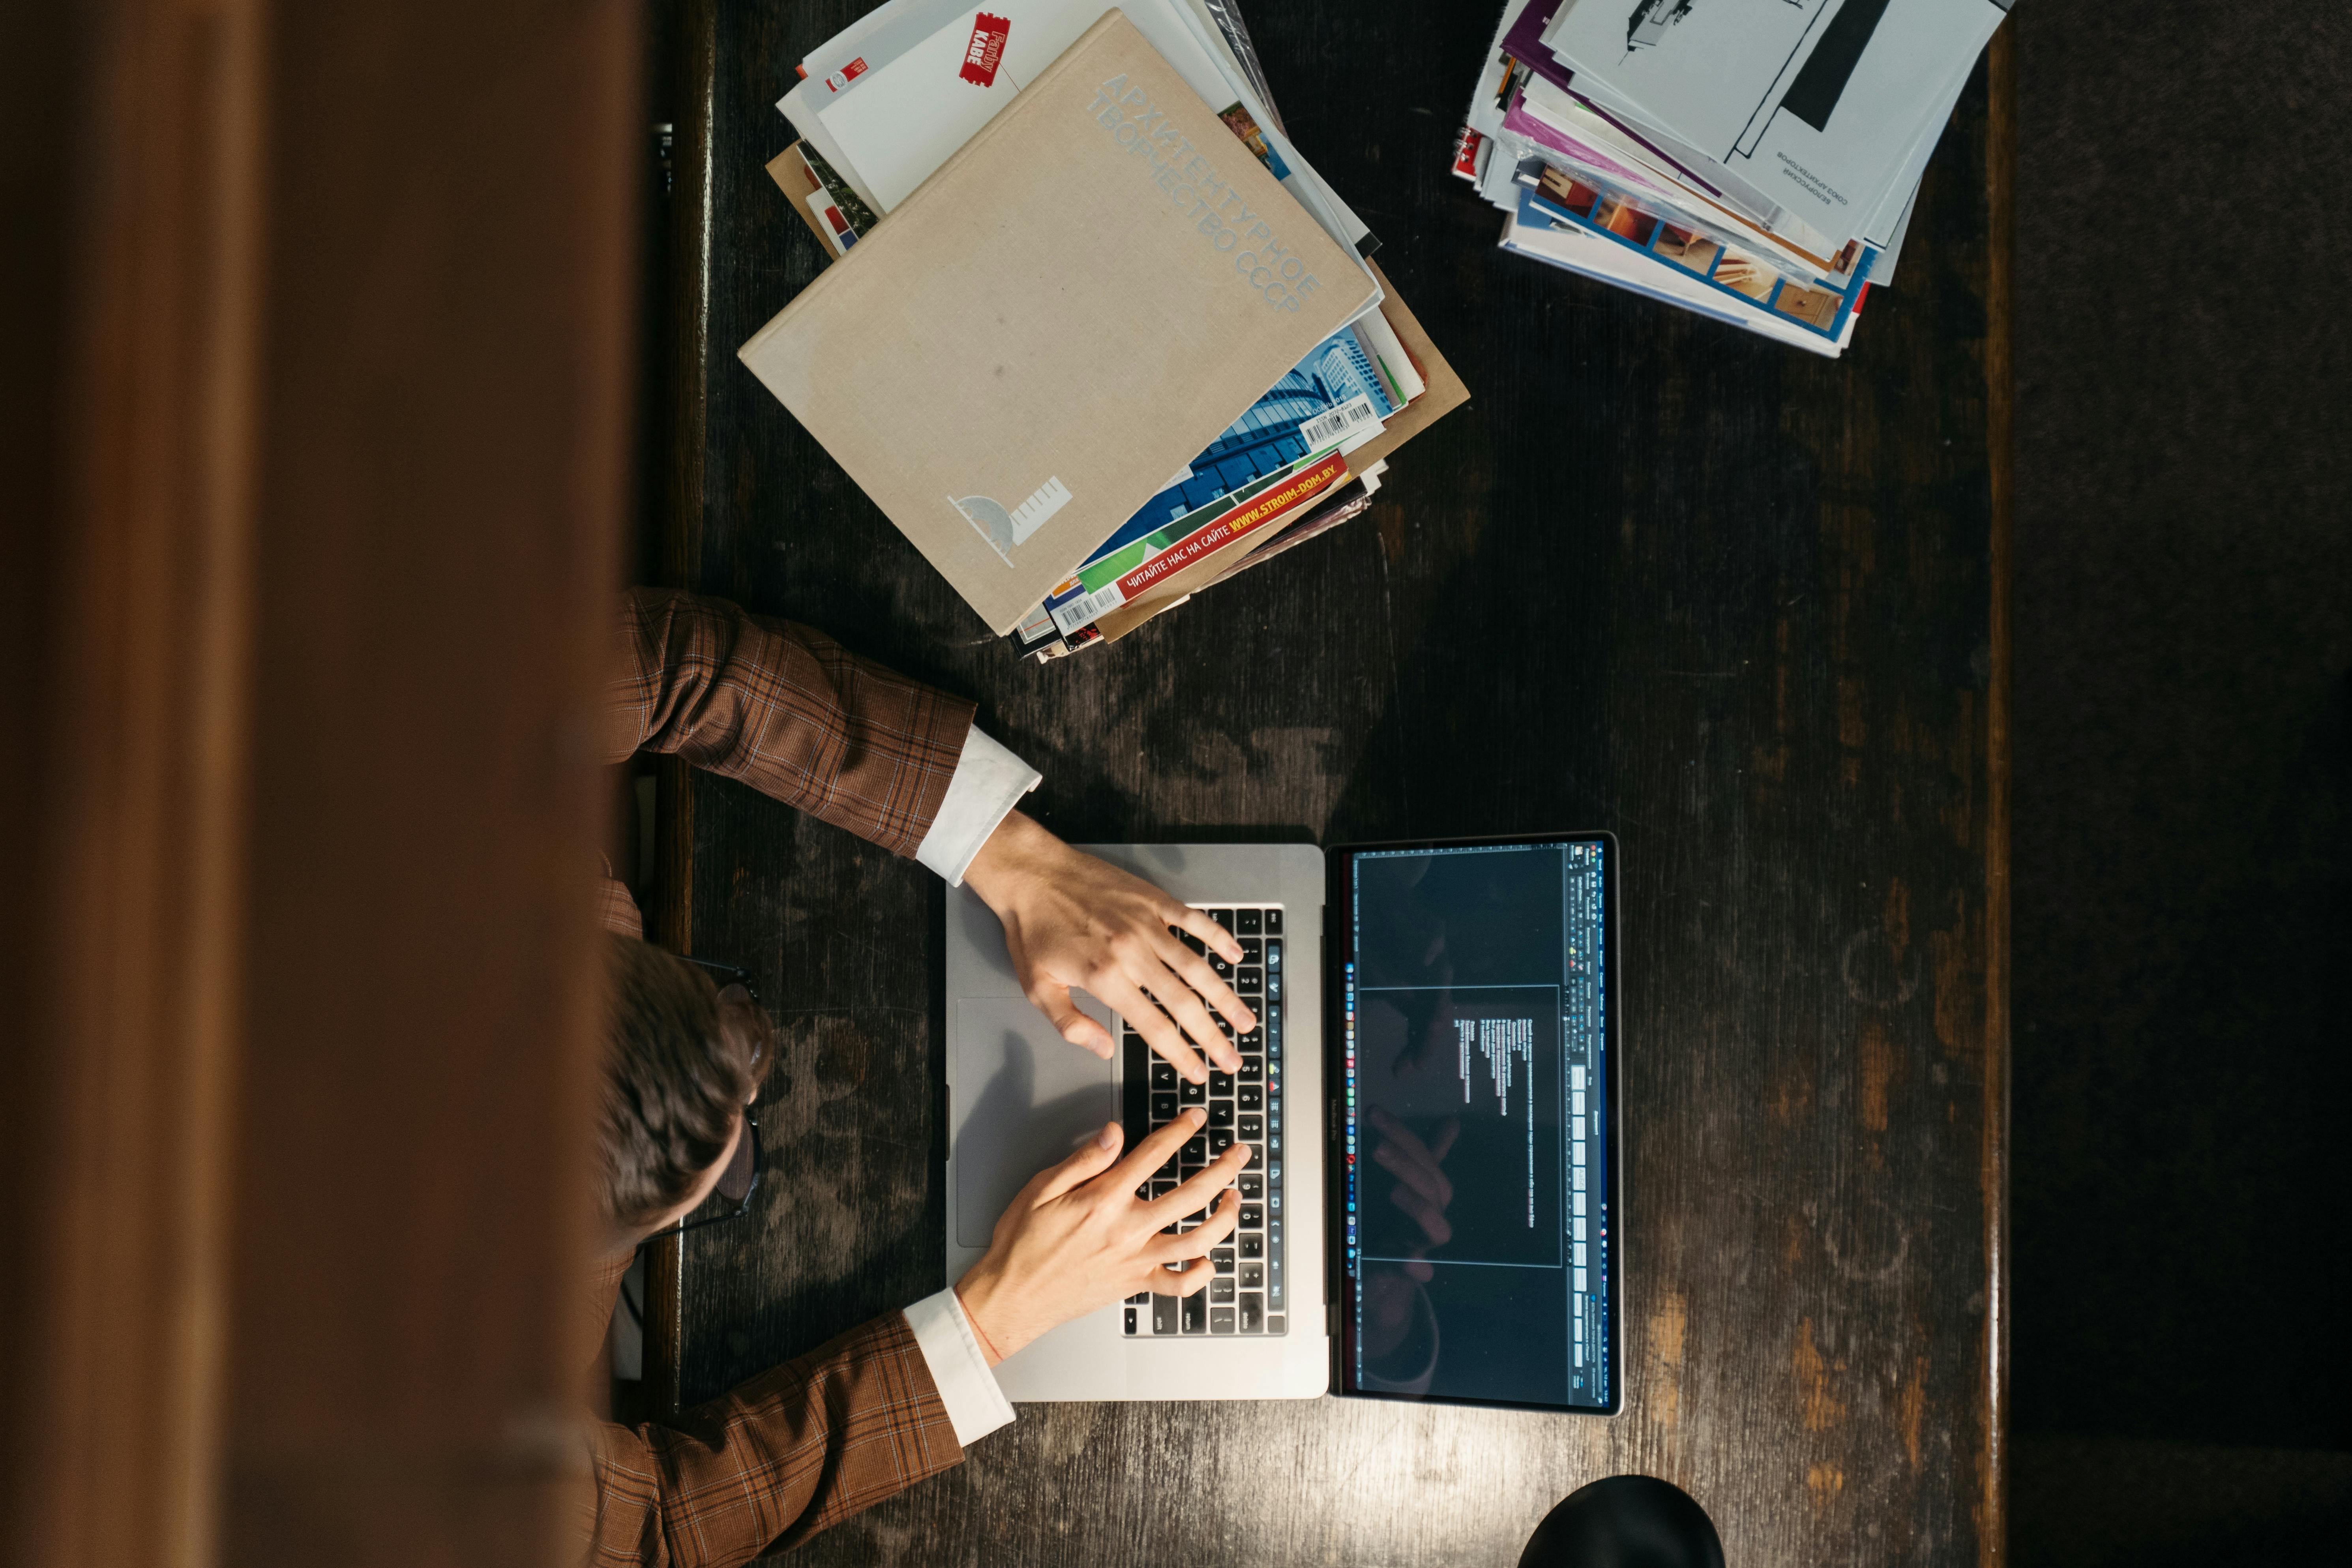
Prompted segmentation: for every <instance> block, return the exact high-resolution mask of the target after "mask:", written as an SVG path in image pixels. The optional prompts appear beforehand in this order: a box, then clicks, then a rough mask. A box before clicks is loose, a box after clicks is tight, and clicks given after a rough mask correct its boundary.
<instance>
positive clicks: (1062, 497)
mask: <svg viewBox="0 0 2352 1568" xmlns="http://www.w3.org/2000/svg"><path fill="white" fill-rule="evenodd" d="M957 85H958V83H957V82H956V81H955V80H953V79H949V80H947V81H944V82H942V83H941V84H940V90H941V91H953V90H954V89H955V88H956V86H957ZM1376 293H1377V290H1376V289H1374V287H1373V285H1372V284H1371V282H1370V278H1369V276H1368V274H1367V273H1366V272H1365V270H1364V269H1363V268H1362V267H1361V266H1360V265H1359V263H1358V262H1357V260H1356V258H1354V257H1353V256H1352V255H1350V254H1349V252H1347V251H1346V250H1344V249H1342V248H1341V247H1339V245H1338V244H1336V243H1334V242H1333V241H1332V239H1331V238H1330V237H1329V236H1328V235H1326V234H1325V233H1324V232H1323V230H1322V229H1321V228H1320V227H1319V226H1318V225H1317V224H1316V222H1315V220H1314V219H1313V218H1312V217H1311V216H1308V215H1307V212H1306V211H1305V209H1303V208H1302V207H1300V206H1299V205H1298V204H1297V201H1295V200H1294V199H1293V198H1292V197H1291V195H1290V194H1289V193H1288V192H1287V191H1285V190H1284V189H1283V188H1282V187H1281V185H1279V184H1276V181H1275V179H1274V176H1273V175H1271V174H1267V173H1266V171H1265V168H1264V167H1263V166H1262V165H1261V164H1259V163H1258V162H1257V160H1256V159H1255V158H1254V157H1252V156H1251V155H1250V153H1249V151H1248V150H1247V149H1246V148H1244V146H1243V145H1242V144H1241V143H1240V142H1238V141H1236V140H1235V139H1234V135H1233V133H1232V132H1230V131H1228V130H1227V129H1226V128H1225V125H1224V123H1223V121H1221V120H1219V119H1218V118H1217V116H1216V115H1215V114H1214V113H1213V112H1211V111H1210V110H1209V109H1208V107H1207V106H1206V105H1205V104H1203V103H1202V101H1201V100H1200V98H1199V96H1198V95H1197V94H1195V93H1194V92H1193V91H1192V89H1191V88H1190V87H1188V86H1187V85H1186V84H1185V82H1184V79H1182V78H1181V77H1180V76H1178V75H1177V74H1176V72H1175V71H1174V70H1173V69H1172V68H1170V66H1169V65H1168V64H1167V62H1166V61H1164V60H1162V59H1161V58H1160V55H1159V53H1158V52H1157V51H1156V50H1154V49H1153V48H1152V47H1151V45H1150V42H1148V41H1147V40H1146V39H1145V38H1144V37H1143V35H1142V34H1141V33H1139V32H1138V31H1137V30H1136V28H1135V26H1134V24H1132V23H1130V22H1129V21H1128V19H1127V18H1126V17H1125V16H1122V15H1121V14H1120V13H1119V12H1118V11H1116V10H1114V11H1110V12H1108V13H1106V14H1105V16H1103V19H1102V20H1101V21H1099V22H1097V24H1095V26H1092V27H1090V28H1089V29H1087V33H1086V36H1085V37H1081V38H1080V39H1079V40H1078V41H1077V42H1076V43H1075V44H1073V45H1071V46H1070V47H1069V49H1068V50H1067V51H1066V53H1064V54H1063V56H1062V57H1061V58H1059V59H1058V60H1056V61H1055V62H1054V64H1053V65H1052V66H1051V67H1050V68H1047V69H1046V71H1045V74H1044V75H1042V76H1040V77H1039V78H1038V79H1037V80H1036V81H1034V83H1031V84H1030V85H1028V86H1026V87H1024V88H1023V89H1022V90H1021V94H1020V96H1019V97H1018V98H1017V99H1015V100H1014V101H1013V104H1012V105H1011V107H1009V108H1007V109H1006V110H1004V111H1003V113H1001V114H999V115H998V116H997V117H996V118H995V119H994V120H993V121H990V122H989V124H988V125H987V126H986V127H984V128H983V129H982V131H981V132H979V133H978V134H977V135H975V136H973V138H972V139H971V141H970V142H967V143H965V144H964V146H963V147H962V149H961V151H959V152H958V153H956V155H955V156H954V157H952V158H950V159H949V160H948V161H947V163H943V164H942V165H940V169H939V171H938V172H937V173H936V174H932V176H931V177H930V178H929V180H926V181H925V182H924V183H923V184H922V185H921V186H920V187H919V189H918V190H917V191H916V192H915V194H914V195H911V196H909V197H908V199H907V200H906V201H905V202H904V203H903V204H901V205H899V206H898V208H897V209H896V210H895V211H893V212H892V213H891V215H890V216H889V217H888V218H887V219H886V220H885V221H883V222H882V223H880V224H878V225H877V226H875V228H874V230H873V231H872V233H870V234H869V235H867V236H866V237H863V238H861V239H860V240H859V241H858V243H857V245H856V247H855V248H853V249H852V250H851V251H850V252H849V254H848V255H846V256H844V257H842V258H840V259H839V260H837V261H835V262H834V264H833V265H832V266H830V267H827V268H825V269H824V272H822V273H821V274H819V275H818V277H817V278H816V279H815V281H814V282H812V283H811V284H810V285H809V286H808V287H807V288H806V289H803V290H802V291H801V293H800V297H799V298H797V299H795V300H793V302H792V303H791V304H790V305H788V306H786V307H785V308H784V310H782V312H781V313H780V314H778V315H777V317H776V318H775V320H773V321H770V322H769V323H768V324H767V325H766V326H764V327H762V328H761V329H760V331H759V332H758V333H757V334H756V335H755V336H753V337H752V339H751V342H747V343H745V344H744V345H743V347H742V348H741V350H740V351H739V353H740V357H741V359H742V361H743V363H745V364H747V365H749V366H750V367H751V370H752V372H753V374H756V375H758V376H759V378H760V379H761V382H763V383H765V384H766V385H767V387H768V389H769V390H770V391H771V392H772V393H774V394H775V395H776V396H777V397H778V398H779V399H781V400H782V403H783V405H784V406H785V407H787V408H789V409H790V410H792V412H793V415H794V416H795V417H797V418H798V419H799V420H800V422H801V423H802V424H803V426H807V428H808V430H809V433H810V434H812V435H814V437H816V438H817V439H818V440H819V441H820V442H822V443H823V444H824V448H825V450H826V451H828V452H830V453H832V454H833V456H834V458H835V460H836V461H837V462H839V463H840V464H841V466H842V467H843V468H845V469H846V470H847V471H848V473H849V476H850V478H852V479H856V481H857V483H858V484H859V486H860V487H862V488H863V489H865V491H866V494H867V495H869V496H871V497H872V498H873V499H874V501H875V503H876V504H877V506H879V507H880V508H881V509H882V510H883V511H884V512H885V513H886V514H887V515H888V517H889V519H890V521H892V522H894V523H896V524H897V525H898V529H899V531H901V532H903V533H904V534H906V536H907V537H908V539H909V540H912V541H913V542H914V544H915V546H916V548H917V549H919V550H920V551H921V552H923V555H924V558H925V559H927V560H929V562H930V563H931V564H932V565H934V566H936V567H938V568H939V570H940V573H941V574H943V575H944V576H946V578H947V580H948V581H949V582H950V583H951V584H954V585H955V587H956V590H957V591H958V592H959V593H961V594H962V595H963V596H964V598H965V599H966V600H967V601H968V602H969V603H970V604H971V607H972V608H973V609H974V610H977V611H978V612H979V613H980V617H981V619H982V620H983V621H985V622H987V623H988V625H989V626H990V627H991V628H992V630H994V631H997V632H999V633H1003V632H1005V631H1009V630H1011V629H1012V627H1013V624H1014V623H1015V622H1016V621H1018V620H1019V619H1020V618H1021V616H1022V615H1023V614H1024V613H1025V612H1026V611H1027V610H1028V609H1029V607H1030V606H1031V605H1034V604H1036V603H1037V602H1038V600H1040V599H1041V598H1043V597H1044V596H1045V593H1046V591H1047V590H1048V589H1051V588H1052V587H1053V586H1054V585H1055V584H1057V583H1059V582H1061V581H1062V580H1063V579H1064V578H1066V577H1067V576H1068V575H1069V574H1070V573H1071V571H1072V570H1073V569H1074V568H1076V566H1077V564H1078V563H1080V562H1081V561H1083V560H1085V559H1086V557H1087V555H1088V554H1090V553H1091V552H1093V551H1094V550H1095V548H1096V547H1097V546H1098V545H1100V544H1101V543H1102V542H1103V541H1104V540H1106V539H1108V537H1110V535H1111V533H1112V531H1114V530H1116V529H1117V528H1118V526H1119V524H1121V523H1123V522H1125V521H1127V519H1128V518H1129V516H1130V515H1132V514H1133V512H1134V510H1135V509H1136V508H1137V507H1139V506H1140V505H1142V504H1143V503H1144V502H1145V501H1146V500H1150V498H1151V497H1152V496H1153V495H1154V494H1156V493H1157V492H1158V491H1159V490H1160V489H1161V488H1162V487H1163V486H1165V485H1166V483H1167V482H1168V479H1169V476H1170V475H1171V474H1174V473H1177V472H1179V471H1181V469H1182V468H1184V466H1185V465H1186V464H1187V463H1188V462H1190V461H1191V459H1192V457H1193V456H1194V455H1195V454H1196V453H1198V452H1199V451H1200V450H1201V449H1202V447H1205V446H1207V445H1208V444H1209V442H1210V441H1212V440H1213V439H1214V438H1215V437H1216V436H1217V434H1218V432H1220V431H1222V430H1223V429H1224V427H1225V426H1227V425H1229V424H1230V423H1232V422H1233V420H1234V418H1236V417H1237V416H1239V415H1240V414H1241V413H1242V411H1243V410H1244V409H1246V408H1247V407H1248V406H1249V405H1251V404H1252V403H1253V402H1255V400H1256V399H1257V397H1258V396H1259V395H1261V394H1262V393H1264V392H1265V389H1266V388H1267V387H1269V386H1271V385H1273V384H1275V383H1276V381H1278V380H1280V379H1281V378H1282V376H1283V375H1284V374H1286V373H1287V372H1288V371H1289V370H1290V369H1291V367H1292V366H1294V365H1296V364H1297V363H1298V361H1299V359H1300V358H1301V357H1302V356H1304V355H1305V354H1306V353H1307V350H1309V349H1311V348H1313V347H1314V346H1315V345H1316V344H1317V343H1318V342H1321V341H1322V340H1323V339H1325V338H1326V337H1328V336H1329V335H1330V334H1331V333H1332V332H1334V331H1338V330H1339V328H1340V327H1342V326H1344V325H1346V324H1347V322H1348V321H1349V320H1351V319H1352V318H1353V317H1354V316H1355V315H1356V314H1357V313H1358V312H1359V311H1360V310H1362V309H1363V308H1364V306H1365V305H1366V304H1368V303H1370V301H1371V300H1373V299H1374V298H1375V297H1376Z"/></svg>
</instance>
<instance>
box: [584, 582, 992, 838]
mask: <svg viewBox="0 0 2352 1568" xmlns="http://www.w3.org/2000/svg"><path fill="white" fill-rule="evenodd" d="M620 641H621V644H622V657H623V664H622V673H621V675H620V678H619V679H618V680H617V681H616V682H615V684H614V692H613V700H612V701H611V702H610V703H609V704H608V708H609V710H610V712H611V724H610V729H609V731H608V733H607V737H606V743H605V752H606V755H607V756H608V757H609V758H610V759H612V760H614V761H618V760H620V759H621V758H624V757H626V756H628V755H629V754H630V753H632V752H637V751H640V750H644V751H654V752H670V753H675V754H677V755H679V756H683V757H685V758H687V759H688V761H690V762H692V763H695V764H696V765H697V766H698V767H704V768H708V769H709V770H710V771H711V772H713V773H721V774H724V775H725V776H727V777H729V778H733V779H739V780H740V781H741V782H743V783H745V784H750V785H751V787H752V788H754V789H757V790H759V791H761V793H762V794H765V795H772V796H773V797H774V798H776V799H778V800H781V801H782V802H784V803H785V804H787V805H793V806H795V807H798V808H799V809H801V810H803V811H806V812H808V813H810V814H811V815H813V816H818V817H822V818H823V819H824V820H825V821H827V822H831V823H833V824H835V826H840V827H845V828H846V829H848V830H849V831H850V832H852V833H856V834H857V835H858V836H859V837H863V838H866V839H868V840H871V841H872V842H874V843H876V844H877V845H880V846H881V847H884V848H886V849H888V850H890V851H891V852H892V853H894V854H899V855H912V854H914V853H915V851H916V848H917V847H918V846H919V845H920V844H921V843H922V842H923V839H924V837H925V836H926V835H927V834H928V833H929V830H930V827H931V825H932V823H933V821H934V819H935V818H936V817H937V816H938V815H939V811H940V804H941V802H942V800H943V799H944V798H945V796H946V795H947V790H948V784H949V781H950V779H951V778H952V777H953V776H954V773H955V771H956V765H957V763H958V761H959V759H960V758H961V755H962V752H963V749H964V742H965V740H966V738H967V736H968V735H969V733H970V731H971V718H972V712H973V709H972V705H971V703H970V702H967V701H965V700H962V699H961V698H957V697H951V696H949V695H948V694H947V693H945V692H942V691H939V690H936V689H933V688H930V687H928V686H925V685H923V684H921V683H920V682H919V681H914V680H909V679H906V678H905V677H903V676H900V675H898V674H896V673H894V672H892V671H891V670H889V669H887V668H884V667H882V666H881V665H878V664H876V663H874V662H873V661H871V660H869V659H863V658H857V657H856V655H854V654H851V653H849V652H848V651H847V650H846V649H845V648H843V647H842V646H841V645H840V644H839V643H837V642H835V641H834V640H833V639H832V638H831V637H826V636H824V634H823V633H821V632H816V631H813V630H811V629H810V628H808V627H806V626H793V625H791V624H788V623H786V622H782V621H773V620H769V619H766V618H764V617H761V616H752V615H751V614H749V613H747V612H745V611H744V610H742V609H740V608H739V607H738V606H736V605H730V604H728V603H726V602H724V601H722V600H717V599H705V598H699V597H697V596H696V595H690V594H683V593H677V592H675V591H671V590H665V589H653V588H636V589H632V590H630V592H629V593H628V594H627V595H625V596H624V598H623V600H622V605H621V621H620Z"/></svg>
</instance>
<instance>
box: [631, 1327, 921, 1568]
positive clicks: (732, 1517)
mask: <svg viewBox="0 0 2352 1568" xmlns="http://www.w3.org/2000/svg"><path fill="white" fill-rule="evenodd" d="M589 1458H590V1468H591V1469H592V1470H593V1474H594V1477H595V1485H596V1503H595V1512H594V1515H593V1526H592V1530H591V1537H590V1542H589V1551H588V1558H587V1560H588V1563H590V1564H591V1568H606V1565H610V1564H619V1563H633V1564H634V1563H645V1564H650V1565H653V1568H727V1565H730V1564H734V1563H749V1562H751V1560H752V1559H753V1558H755V1557H759V1556H761V1555H762V1554H764V1553H766V1552H776V1551H782V1550H783V1549H785V1548H787V1547H792V1546H797V1545H799V1544H800V1543H801V1542H803V1541H806V1540H807V1539H808V1538H809V1537H810V1536H812V1535H814V1534H816V1533H817V1531H821V1530H826V1529H829V1528H831V1527H832V1526H834V1525H835V1524H838V1523H840V1522H841V1521H843V1520H845V1519H847V1518H848V1517H849V1516H850V1515H851V1514H854V1513H856V1512H858V1511H859V1510H862V1509H866V1508H871V1507H872V1506H873V1505H874V1504H876V1503H877V1502H879V1501H881V1500H883V1499H884V1498H887V1497H888V1496H890V1495H891V1494H892V1493H894V1492H898V1491H901V1490H903V1489H906V1488H908V1487H910V1486H912V1485H914V1484H915V1483H916V1482H917V1481H919V1480H921V1479H924V1478H926V1477H928V1476H932V1475H936V1474H938V1473H939V1472H940V1471H941V1470H944V1469H947V1468H950V1467H951V1466H953V1465H956V1464H960V1463H961V1462H962V1459H963V1449H962V1448H961V1447H959V1446H958V1444H957V1443H956V1438H955V1428H954V1427H953V1426H951V1425H950V1422H949V1420H948V1412H947V1406H946V1405H943V1404H941V1403H940V1394H939V1389H938V1388H937V1386H936V1385H934V1384H933V1383H932V1382H931V1373H930V1369H929V1365H928V1364H926V1363H925V1362H924V1360H923V1352H922V1348H921V1347H920V1346H919V1345H918V1344H917V1343H916V1342H915V1335H914V1331H913V1330H911V1329H909V1328H908V1326H907V1318H906V1314H905V1313H903V1312H892V1313H889V1314H888V1315H887V1316H885V1317H880V1318H877V1319H875V1320H874V1321H872V1322H870V1323H867V1324H866V1325H865V1326H864V1327H862V1328H856V1329H852V1330H851V1331H849V1332H847V1333H845V1334H843V1335H842V1336H841V1337H840V1338H838V1339H835V1340H834V1341H832V1342H830V1343H827V1344H824V1345H822V1346H820V1347H818V1348H817V1349H816V1350H814V1351H812V1352H809V1353H808V1354H807V1355H804V1356H802V1357H800V1358H799V1359H798V1360H796V1361H789V1362H786V1363H784V1364H783V1365H782V1366H780V1367H776V1368H774V1369H773V1370H772V1371H769V1372H766V1373H761V1375H760V1376H758V1377H755V1378H753V1379H752V1380H751V1382H749V1383H746V1384H743V1385H742V1386H740V1388H737V1389H736V1390H734V1391H733V1392H732V1393H730V1394H727V1395H726V1396H725V1397H723V1398H720V1399H715V1400H713V1401H711V1402H710V1403H709V1404H708V1405H699V1406H697V1407H696V1408H695V1409H693V1410H690V1411H688V1412H687V1413H686V1415H684V1416H683V1417H682V1418H681V1419H680V1420H679V1421H678V1422H677V1425H675V1426H634V1427H632V1426H614V1425H612V1424H610V1423H599V1424H598V1425H597V1426H596V1427H595V1428H594V1430H593V1434H592V1437H591V1452H590V1456H589Z"/></svg>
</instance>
